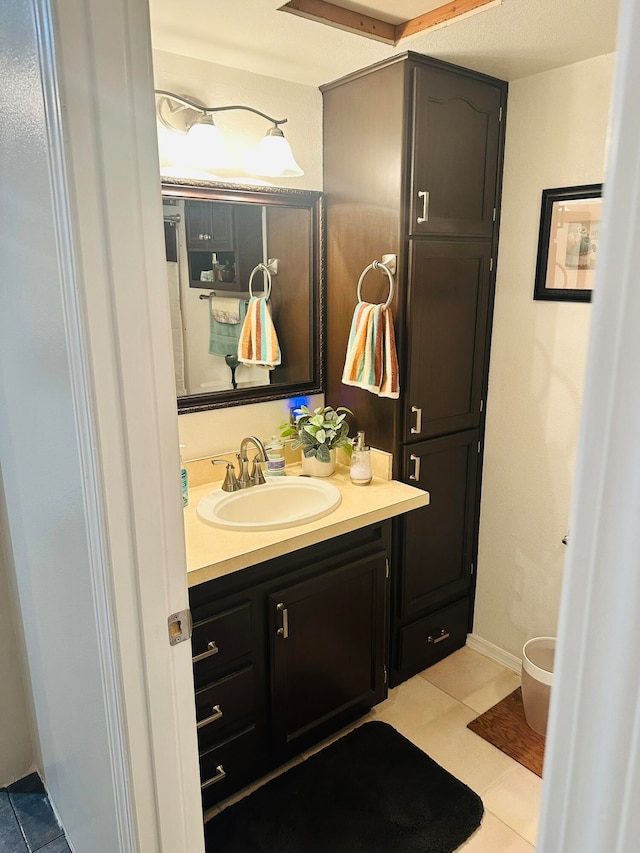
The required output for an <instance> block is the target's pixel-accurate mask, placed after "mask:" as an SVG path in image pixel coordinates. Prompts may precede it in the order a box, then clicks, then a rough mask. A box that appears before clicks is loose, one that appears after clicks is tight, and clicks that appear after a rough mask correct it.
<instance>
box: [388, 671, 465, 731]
mask: <svg viewBox="0 0 640 853" xmlns="http://www.w3.org/2000/svg"><path fill="white" fill-rule="evenodd" d="M457 704H458V702H457V701H456V700H455V699H453V698H452V697H451V696H449V695H448V694H447V693H443V692H442V690H439V689H438V688H437V687H434V686H433V684H430V683H429V682H428V681H425V680H424V678H420V676H419V675H416V676H414V678H411V679H409V681H405V682H404V683H403V684H400V685H399V686H398V687H394V688H393V690H390V691H389V697H388V698H387V699H386V700H385V701H384V702H381V703H380V704H379V705H376V706H375V708H374V709H373V716H374V719H376V720H380V721H382V722H383V723H389V724H390V725H392V726H393V727H394V729H396V730H397V731H399V732H400V734H403V735H404V736H405V737H410V736H411V733H412V732H413V731H415V729H417V728H420V726H424V725H425V724H426V723H429V722H431V720H434V719H435V718H436V717H439V716H440V715H441V714H444V713H446V712H447V711H449V710H451V709H452V708H454V707H455V706H456V705H457Z"/></svg>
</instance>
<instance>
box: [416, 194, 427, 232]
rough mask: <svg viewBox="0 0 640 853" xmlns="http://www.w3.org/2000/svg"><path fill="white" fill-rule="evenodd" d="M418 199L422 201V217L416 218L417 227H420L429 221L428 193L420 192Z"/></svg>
mask: <svg viewBox="0 0 640 853" xmlns="http://www.w3.org/2000/svg"><path fill="white" fill-rule="evenodd" d="M418 198H421V199H422V216H419V217H418V225H422V223H423V222H428V221H429V192H428V191H427V190H420V191H419V192H418Z"/></svg>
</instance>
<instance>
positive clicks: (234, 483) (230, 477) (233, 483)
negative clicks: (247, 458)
mask: <svg viewBox="0 0 640 853" xmlns="http://www.w3.org/2000/svg"><path fill="white" fill-rule="evenodd" d="M211 464H212V465H226V466H227V473H226V474H225V477H224V483H223V484H222V491H223V492H237V491H238V489H239V488H240V483H239V482H238V478H237V477H236V471H235V468H234V467H233V464H232V463H231V462H227V461H226V459H212V460H211Z"/></svg>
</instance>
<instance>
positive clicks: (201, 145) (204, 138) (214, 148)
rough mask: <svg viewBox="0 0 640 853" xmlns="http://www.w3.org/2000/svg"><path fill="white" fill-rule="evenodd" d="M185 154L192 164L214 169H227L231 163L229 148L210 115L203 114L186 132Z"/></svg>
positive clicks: (201, 167) (210, 169) (209, 169)
mask: <svg viewBox="0 0 640 853" xmlns="http://www.w3.org/2000/svg"><path fill="white" fill-rule="evenodd" d="M186 150H187V156H188V159H189V163H190V165H192V166H197V167H198V168H199V169H206V170H208V171H215V170H216V169H228V168H230V167H231V166H232V165H233V164H232V161H231V155H230V154H229V149H228V148H227V144H226V142H225V141H224V136H223V135H222V131H221V130H220V128H219V127H216V125H215V124H214V123H213V119H212V117H211V116H210V115H204V116H202V118H200V119H198V121H196V122H195V124H192V125H191V127H190V128H189V131H188V133H187V144H186Z"/></svg>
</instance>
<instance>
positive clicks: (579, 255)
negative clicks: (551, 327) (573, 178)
mask: <svg viewBox="0 0 640 853" xmlns="http://www.w3.org/2000/svg"><path fill="white" fill-rule="evenodd" d="M601 216H602V184H585V185H583V186H578V187H557V188H554V189H546V190H543V191H542V206H541V211H540V231H539V235H538V258H537V263H536V277H535V284H534V288H533V298H534V299H538V300H547V301H559V302H591V295H592V293H593V281H594V278H595V263H596V259H597V251H598V243H599V233H600V221H601Z"/></svg>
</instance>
